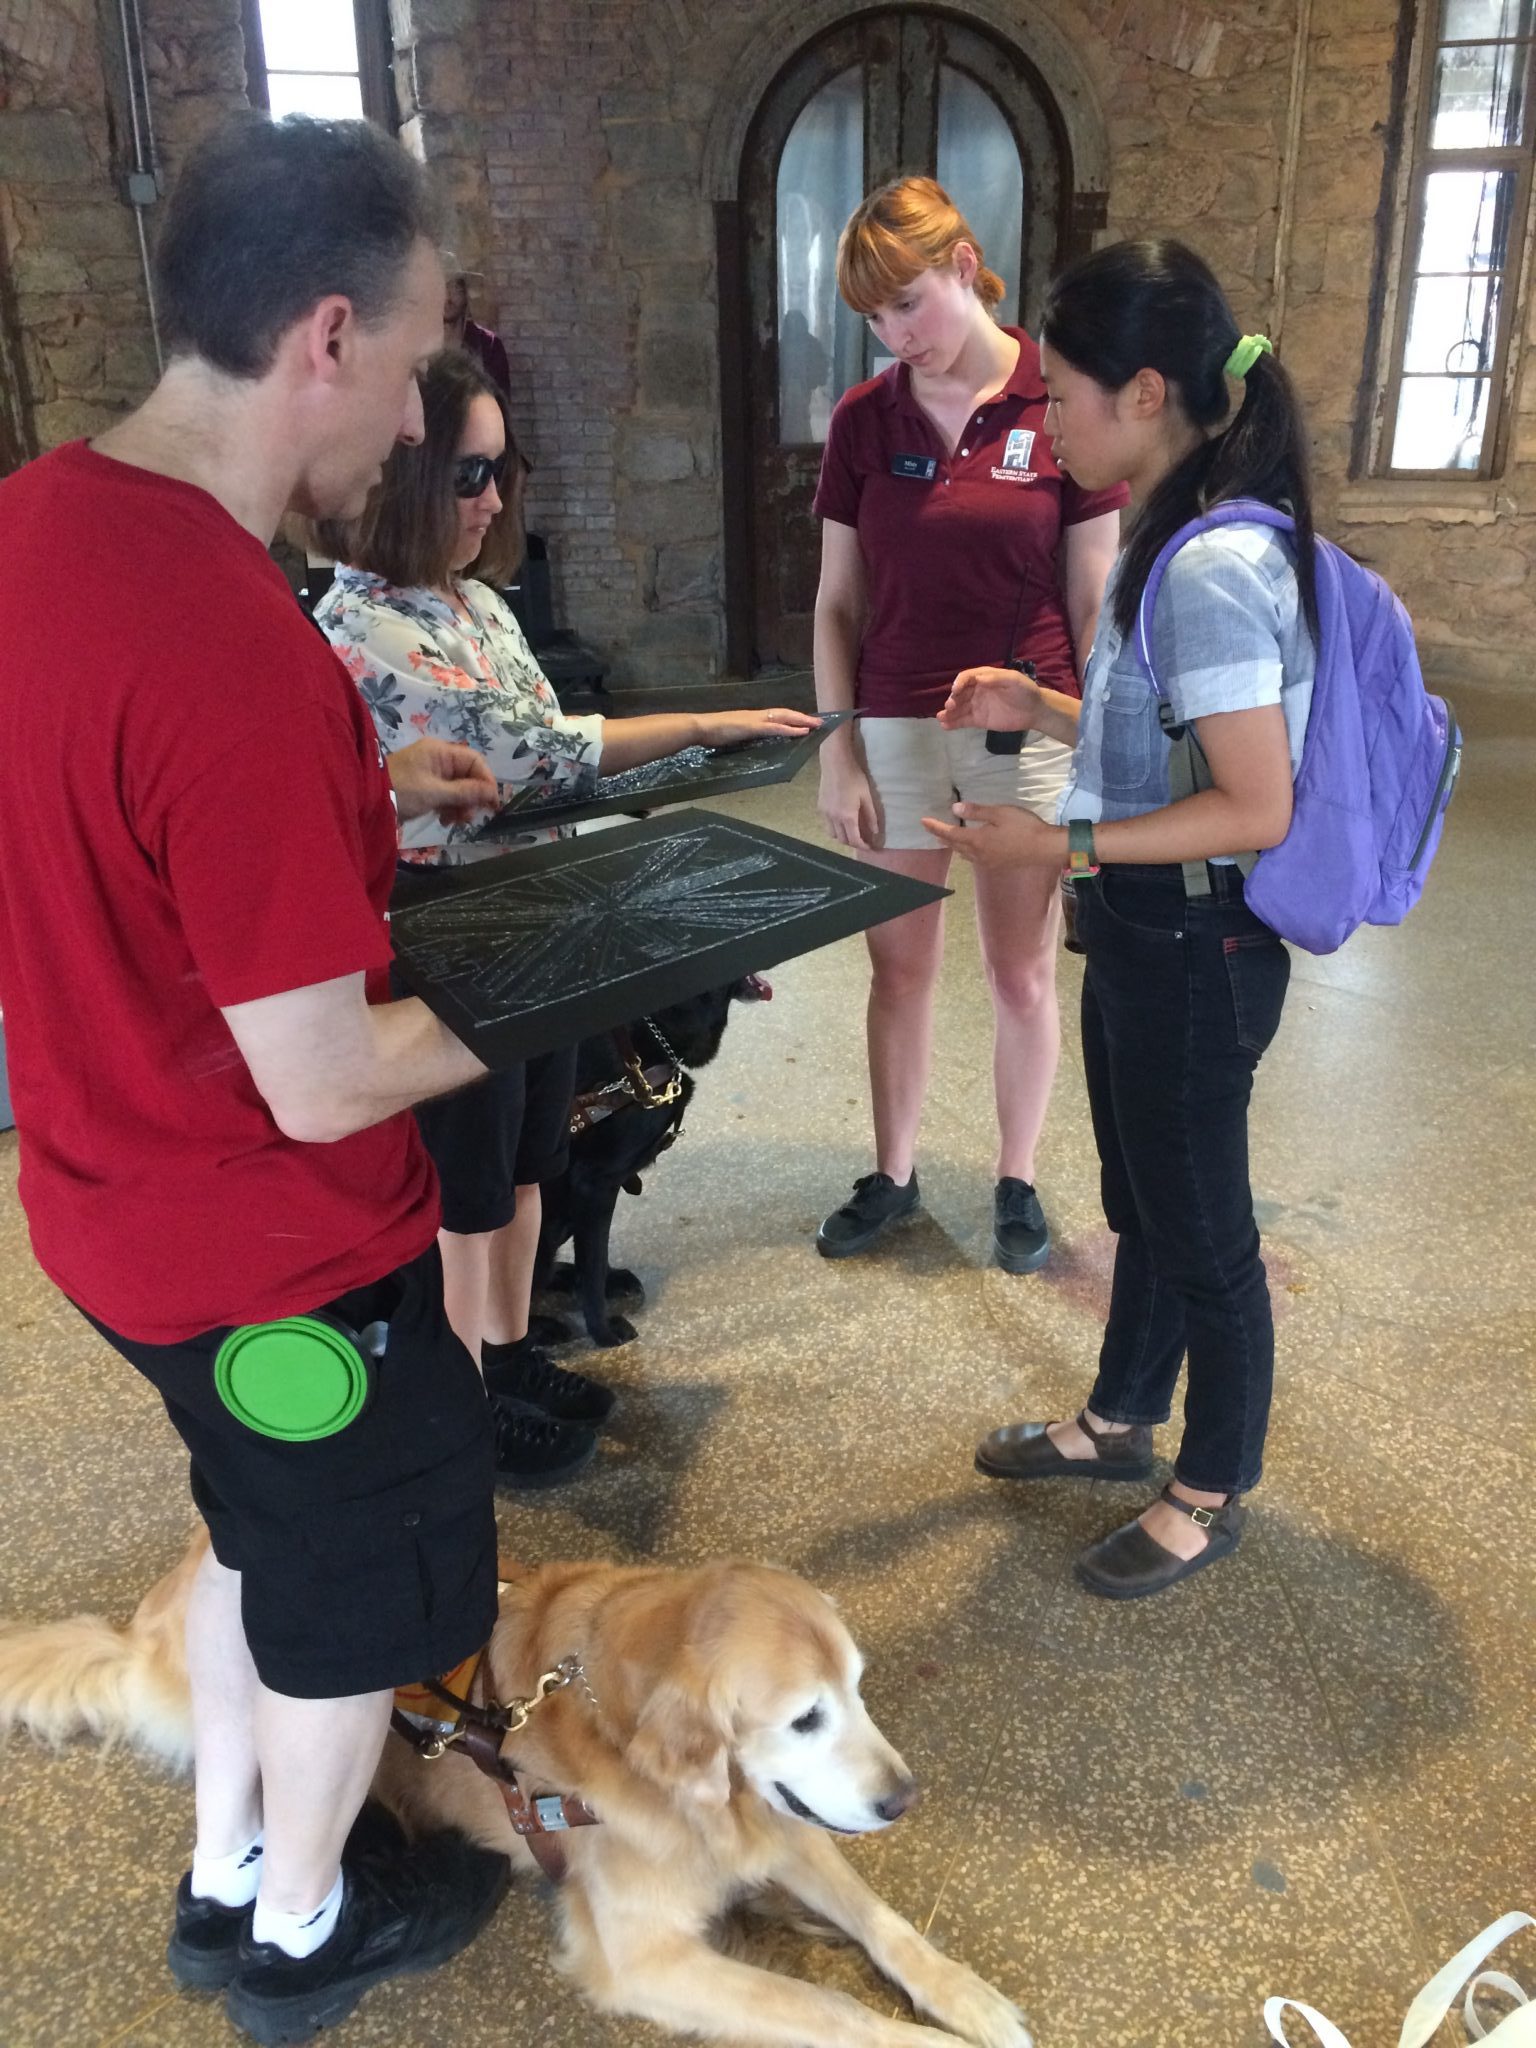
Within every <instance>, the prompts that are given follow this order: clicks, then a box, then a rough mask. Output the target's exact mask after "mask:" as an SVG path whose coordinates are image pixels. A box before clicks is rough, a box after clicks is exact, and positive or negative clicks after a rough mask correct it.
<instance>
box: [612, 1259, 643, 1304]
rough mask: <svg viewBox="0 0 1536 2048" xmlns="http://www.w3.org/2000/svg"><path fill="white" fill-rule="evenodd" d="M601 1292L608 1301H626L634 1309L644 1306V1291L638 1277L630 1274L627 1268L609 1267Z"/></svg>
mask: <svg viewBox="0 0 1536 2048" xmlns="http://www.w3.org/2000/svg"><path fill="white" fill-rule="evenodd" d="M603 1291H604V1293H605V1294H606V1295H607V1297H608V1299H609V1300H610V1301H627V1302H629V1303H630V1304H631V1305H632V1306H633V1307H635V1308H641V1307H643V1306H644V1304H645V1289H644V1287H643V1286H642V1285H641V1282H640V1275H639V1274H638V1273H631V1271H630V1270H629V1268H628V1266H610V1267H609V1268H608V1278H607V1281H606V1282H605V1283H604V1289H603Z"/></svg>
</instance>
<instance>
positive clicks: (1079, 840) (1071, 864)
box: [1067, 818, 1099, 875]
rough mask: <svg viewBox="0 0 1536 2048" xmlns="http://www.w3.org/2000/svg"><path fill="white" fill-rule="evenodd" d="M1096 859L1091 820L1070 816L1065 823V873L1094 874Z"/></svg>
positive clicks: (1097, 865) (1096, 867)
mask: <svg viewBox="0 0 1536 2048" xmlns="http://www.w3.org/2000/svg"><path fill="white" fill-rule="evenodd" d="M1098 872H1099V863H1098V859H1097V857H1096V855H1095V853H1094V850H1093V820H1092V819H1091V818H1072V819H1070V820H1069V821H1068V824H1067V873H1068V874H1069V875H1096V874H1097V873H1098Z"/></svg>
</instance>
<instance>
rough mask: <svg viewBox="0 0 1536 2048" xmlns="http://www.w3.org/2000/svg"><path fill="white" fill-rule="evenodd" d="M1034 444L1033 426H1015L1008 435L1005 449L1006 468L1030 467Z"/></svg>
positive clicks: (1004, 464)
mask: <svg viewBox="0 0 1536 2048" xmlns="http://www.w3.org/2000/svg"><path fill="white" fill-rule="evenodd" d="M1034 445H1035V436H1034V430H1033V429H1032V428H1030V427H1014V428H1013V429H1012V430H1011V431H1010V433H1009V435H1008V443H1007V446H1006V447H1005V448H1004V449H1003V467H1004V469H1028V467H1029V458H1030V453H1031V451H1032V450H1033V448H1034Z"/></svg>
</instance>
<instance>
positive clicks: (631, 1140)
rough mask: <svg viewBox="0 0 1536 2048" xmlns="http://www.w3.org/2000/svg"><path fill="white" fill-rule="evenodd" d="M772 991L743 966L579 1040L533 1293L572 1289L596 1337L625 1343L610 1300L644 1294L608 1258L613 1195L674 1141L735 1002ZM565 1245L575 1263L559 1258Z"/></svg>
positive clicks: (554, 1296)
mask: <svg viewBox="0 0 1536 2048" xmlns="http://www.w3.org/2000/svg"><path fill="white" fill-rule="evenodd" d="M772 994H773V991H772V990H771V989H770V988H769V986H768V984H767V983H766V982H765V981H764V980H763V979H762V977H761V976H760V975H756V974H748V975H745V976H743V978H742V979H741V980H740V981H733V982H728V983H727V984H726V985H725V986H724V987H723V988H713V989H707V990H706V991H705V992H704V994H703V995H699V996H694V997H692V998H691V999H690V1000H689V1001H688V1002H685V1003H673V1004H671V1005H669V1006H668V1007H667V1008H666V1009H664V1010H658V1011H657V1012H656V1013H655V1015H654V1016H652V1017H642V1018H641V1019H640V1021H639V1022H638V1023H636V1024H632V1025H630V1026H629V1027H628V1029H627V1030H625V1031H608V1032H602V1033H600V1034H599V1035H598V1036H597V1037H595V1038H585V1039H583V1040H582V1042H581V1045H580V1047H579V1049H578V1051H577V1055H576V1106H575V1111H574V1115H573V1132H574V1135H573V1136H572V1139H571V1159H570V1165H569V1166H568V1167H567V1168H566V1171H565V1172H564V1173H563V1174H561V1176H560V1177H559V1179H558V1180H552V1181H546V1182H545V1183H544V1189H543V1197H544V1217H543V1223H542V1226H541V1228H540V1231H539V1249H538V1256H537V1259H536V1262H535V1265H534V1272H533V1292H534V1297H535V1299H536V1300H537V1299H539V1298H540V1297H542V1298H543V1299H544V1301H545V1302H546V1303H547V1304H550V1305H553V1306H559V1305H561V1304H562V1303H563V1302H564V1301H566V1300H568V1299H569V1298H570V1297H571V1296H572V1295H574V1297H575V1305H577V1306H579V1308H580V1310H581V1313H582V1319H583V1320H584V1322H585V1323H586V1326H587V1334H588V1335H589V1336H590V1337H591V1339H592V1341H593V1343H594V1344H602V1345H613V1344H627V1343H628V1342H629V1341H630V1339H631V1338H632V1337H634V1336H635V1334H636V1332H635V1326H634V1324H633V1323H631V1322H630V1321H629V1319H628V1318H627V1317H626V1316H622V1315H619V1314H616V1313H615V1312H614V1311H613V1309H612V1308H611V1306H610V1303H611V1302H612V1301H614V1300H615V1299H619V1300H625V1299H627V1300H629V1301H630V1302H631V1304H632V1305H633V1304H634V1303H636V1302H639V1301H643V1300H644V1299H645V1293H644V1289H643V1288H642V1287H641V1285H640V1282H639V1281H638V1280H637V1279H636V1278H635V1276H634V1274H633V1273H630V1272H627V1271H626V1270H625V1269H624V1268H622V1267H619V1268H613V1267H610V1266H609V1263H608V1239H609V1234H610V1232H611V1230H612V1228H613V1212H614V1210H615V1209H616V1208H617V1207H618V1201H619V1196H620V1194H621V1193H629V1194H632V1195H638V1194H639V1193H640V1190H641V1181H640V1176H641V1174H642V1173H644V1172H645V1171H646V1170H647V1169H648V1168H649V1167H651V1166H653V1165H654V1164H655V1162H656V1160H657V1159H658V1158H659V1157H660V1155H661V1154H662V1153H663V1152H664V1151H666V1149H667V1147H668V1146H669V1145H672V1144H675V1143H676V1141H677V1136H678V1133H679V1132H680V1130H681V1129H682V1123H683V1118H684V1116H685V1115H686V1114H687V1111H688V1105H689V1103H690V1102H691V1101H692V1100H693V1090H694V1081H693V1075H694V1072H695V1071H696V1070H697V1069H698V1068H699V1067H706V1066H708V1064H709V1062H710V1061H711V1060H712V1059H713V1058H714V1057H715V1054H716V1053H717V1052H718V1051H719V1050H720V1041H721V1039H722V1038H723V1037H724V1036H725V1027H726V1025H727V1023H728V1022H729V1021H730V1012H731V1005H732V1003H737V1002H741V1003H758V1002H767V1001H769V1000H770V999H771V997H772ZM566 1243H569V1244H570V1245H571V1247H572V1252H573V1258H574V1265H557V1264H556V1262H555V1257H556V1254H557V1252H558V1251H559V1250H560V1248H561V1246H562V1245H564V1244H566Z"/></svg>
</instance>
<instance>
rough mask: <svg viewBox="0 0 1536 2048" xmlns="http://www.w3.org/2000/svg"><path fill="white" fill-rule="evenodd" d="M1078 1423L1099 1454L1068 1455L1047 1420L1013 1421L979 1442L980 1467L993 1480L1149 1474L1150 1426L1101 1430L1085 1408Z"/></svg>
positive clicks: (1139, 1424) (1145, 1476) (1141, 1476)
mask: <svg viewBox="0 0 1536 2048" xmlns="http://www.w3.org/2000/svg"><path fill="white" fill-rule="evenodd" d="M1077 1426H1078V1428H1079V1429H1081V1430H1082V1432H1083V1434H1084V1435H1085V1436H1088V1437H1091V1438H1092V1440H1093V1447H1094V1452H1095V1455H1094V1456H1093V1457H1091V1458H1068V1457H1066V1456H1064V1455H1063V1454H1062V1452H1060V1451H1059V1450H1058V1449H1057V1448H1056V1446H1055V1444H1054V1443H1052V1441H1051V1439H1050V1437H1049V1436H1047V1434H1046V1431H1047V1430H1048V1429H1049V1427H1050V1424H1049V1423H1045V1422H1010V1423H1008V1424H1006V1426H1005V1427H1004V1428H1002V1429H994V1430H993V1432H992V1434H991V1435H990V1436H987V1437H983V1438H982V1440H981V1442H980V1443H979V1444H978V1445H977V1446H976V1470H977V1471H978V1472H985V1473H986V1475H987V1477H988V1478H989V1479H1150V1478H1151V1476H1152V1428H1151V1425H1150V1423H1145V1422H1133V1423H1132V1424H1131V1426H1130V1428H1129V1429H1120V1430H1108V1429H1099V1428H1098V1427H1097V1426H1096V1425H1095V1424H1094V1423H1092V1422H1090V1421H1089V1419H1088V1411H1087V1409H1086V1408H1085V1409H1083V1411H1082V1412H1081V1414H1079V1416H1078V1418H1077Z"/></svg>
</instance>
